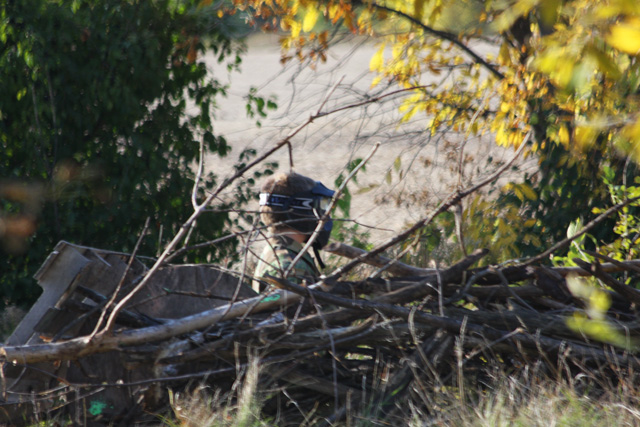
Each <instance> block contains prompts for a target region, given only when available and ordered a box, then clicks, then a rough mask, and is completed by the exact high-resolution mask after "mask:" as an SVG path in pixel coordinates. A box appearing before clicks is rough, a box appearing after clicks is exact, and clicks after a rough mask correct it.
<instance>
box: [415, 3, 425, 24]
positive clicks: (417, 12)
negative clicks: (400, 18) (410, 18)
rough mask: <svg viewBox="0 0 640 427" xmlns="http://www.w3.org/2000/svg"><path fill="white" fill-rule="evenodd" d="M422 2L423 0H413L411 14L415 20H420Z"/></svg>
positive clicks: (422, 9)
mask: <svg viewBox="0 0 640 427" xmlns="http://www.w3.org/2000/svg"><path fill="white" fill-rule="evenodd" d="M424 4H425V0H414V3H413V14H414V16H415V18H416V19H417V20H422V15H423V14H424Z"/></svg>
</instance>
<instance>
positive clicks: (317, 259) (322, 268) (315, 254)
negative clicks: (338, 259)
mask: <svg viewBox="0 0 640 427" xmlns="http://www.w3.org/2000/svg"><path fill="white" fill-rule="evenodd" d="M313 255H314V256H315V258H316V262H317V263H318V265H319V266H320V270H324V268H325V265H324V262H322V257H321V256H320V251H318V248H316V245H313Z"/></svg>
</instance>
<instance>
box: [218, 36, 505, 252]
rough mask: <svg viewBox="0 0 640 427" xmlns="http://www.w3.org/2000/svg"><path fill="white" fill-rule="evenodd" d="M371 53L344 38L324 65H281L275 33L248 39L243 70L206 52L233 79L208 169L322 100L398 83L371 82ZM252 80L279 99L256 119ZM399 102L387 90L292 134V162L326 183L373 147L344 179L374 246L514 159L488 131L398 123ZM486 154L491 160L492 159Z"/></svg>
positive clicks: (359, 95)
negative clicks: (354, 176)
mask: <svg viewBox="0 0 640 427" xmlns="http://www.w3.org/2000/svg"><path fill="white" fill-rule="evenodd" d="M375 50H376V47H375V46H373V45H370V44H366V43H365V42H363V41H357V40H351V41H349V42H345V43H342V44H339V45H337V46H335V47H334V48H333V49H332V50H331V51H330V54H329V58H328V60H327V62H326V63H322V64H317V65H316V66H315V67H313V68H312V67H308V66H305V65H301V64H300V63H299V62H298V61H297V60H293V61H290V62H289V63H287V64H286V65H284V66H283V65H282V64H281V63H280V57H281V50H280V45H279V43H278V39H277V37H276V36H271V35H255V36H252V37H251V38H250V39H249V40H248V51H247V53H246V54H245V55H244V56H243V63H242V67H241V68H242V69H241V72H240V73H237V72H235V73H232V74H229V73H227V71H226V69H225V68H224V67H223V66H221V65H218V64H215V62H214V61H213V60H212V59H211V58H209V66H210V69H211V72H212V75H213V76H214V77H215V78H217V79H218V80H220V81H223V82H227V81H228V82H229V83H230V90H229V95H228V97H227V98H225V99H221V100H220V101H219V111H218V112H217V114H216V120H215V132H216V133H217V134H221V135H224V136H225V138H226V139H227V141H228V143H229V145H230V146H231V147H232V153H231V155H230V156H228V157H225V158H222V159H221V158H219V157H217V156H209V157H208V158H207V159H206V168H207V170H208V171H213V172H214V173H216V174H217V175H218V176H221V177H226V176H229V175H230V174H232V173H233V169H232V165H233V159H235V158H237V156H238V155H239V154H240V153H241V152H242V151H243V150H244V149H246V148H253V149H255V150H257V152H258V154H260V153H263V152H265V151H266V150H268V149H269V148H271V147H273V146H274V145H275V143H277V142H278V141H280V140H281V139H282V138H283V137H284V136H285V135H287V134H288V133H289V132H290V131H291V130H292V129H294V128H296V127H297V126H299V125H300V124H302V123H304V122H305V120H306V119H307V118H308V117H309V116H310V115H311V114H313V113H314V112H316V111H317V110H318V108H320V105H321V103H322V101H323V100H324V99H326V100H327V101H326V105H325V106H324V107H323V108H322V111H324V112H327V111H331V110H333V109H336V108H340V107H345V106H349V105H352V104H355V103H360V102H362V101H364V100H365V99H368V98H370V97H372V96H375V95H376V94H379V93H381V92H382V91H385V92H390V91H391V90H395V89H397V88H388V89H386V90H385V89H384V88H378V87H376V88H373V89H372V88H371V82H372V79H373V77H374V74H373V73H371V72H370V71H369V61H370V58H371V56H372V55H373V53H374V52H375ZM251 87H255V88H256V89H257V94H258V95H259V96H262V97H264V98H271V97H273V98H274V99H276V102H277V104H278V109H277V110H276V111H274V112H270V113H269V115H268V117H266V118H262V119H260V121H261V126H258V125H256V118H248V117H247V114H246V107H245V105H246V95H247V93H248V92H249V90H250V88H251ZM401 99H402V98H401V97H391V98H387V99H385V101H384V102H376V103H372V104H368V105H366V106H362V107H358V108H351V109H346V110H343V111H341V112H339V113H336V114H331V115H328V116H326V117H322V118H319V119H317V120H316V121H314V123H312V124H311V125H309V126H308V127H306V128H305V129H304V131H303V132H301V133H300V134H299V135H297V136H296V137H294V138H293V140H292V156H293V158H292V161H293V165H294V168H293V169H294V170H295V171H296V172H299V173H301V174H303V175H307V176H311V177H313V178H315V179H318V180H320V181H322V182H323V183H324V184H325V185H327V186H328V187H330V188H332V187H335V185H334V181H335V180H336V178H337V177H338V176H339V175H340V174H344V173H345V168H346V165H347V164H349V163H350V162H352V161H353V160H354V159H358V158H363V157H365V156H366V155H367V154H368V153H370V152H371V150H372V147H374V145H375V144H376V143H379V144H380V145H379V148H378V150H377V151H376V153H375V154H374V155H373V157H372V158H371V160H369V162H368V163H367V165H366V171H365V172H362V173H360V174H359V175H358V180H357V183H354V182H352V183H350V190H351V192H352V193H353V199H352V211H351V216H350V218H351V219H352V220H354V221H356V222H357V223H358V224H361V225H362V226H364V227H366V229H368V230H369V231H370V233H371V237H370V241H371V242H372V243H379V242H381V241H383V240H385V239H387V238H389V237H392V236H393V235H395V234H396V233H397V232H398V231H400V230H401V229H402V228H403V227H404V226H406V224H409V223H412V222H415V221H416V220H418V219H420V218H422V217H423V216H426V215H427V214H428V213H429V209H430V208H431V207H432V206H434V205H435V204H437V203H438V201H440V200H442V199H443V198H444V197H446V195H448V194H449V193H450V192H451V191H452V190H453V189H455V187H456V185H458V183H462V187H465V186H466V185H467V184H469V183H471V182H474V181H476V180H477V179H478V178H479V177H482V176H487V175H489V174H491V173H492V172H493V171H494V170H495V168H496V167H497V166H496V165H497V164H498V163H499V162H501V161H505V160H508V159H510V158H511V156H512V151H511V150H501V149H498V148H497V147H496V146H495V145H494V144H493V143H492V141H491V140H490V139H489V138H488V137H487V138H484V139H467V138H465V137H464V135H462V136H461V135H459V134H456V133H453V132H451V133H446V132H445V133H442V134H439V135H436V136H430V135H429V133H428V132H426V131H425V127H426V125H427V122H428V118H427V117H417V118H414V119H413V120H411V122H410V123H408V124H406V125H402V126H398V120H399V118H400V113H399V112H398V105H399V102H400V101H401ZM461 151H463V155H464V156H465V157H468V158H469V159H473V161H472V162H470V163H469V164H468V165H467V167H466V168H465V173H464V175H463V177H462V178H461V177H460V175H459V174H458V173H457V171H458V159H459V158H460V153H461ZM489 159H492V160H493V161H492V163H491V164H490V165H488V164H487V161H488V160H489ZM269 161H276V162H278V163H279V170H282V171H288V170H289V154H288V151H287V150H286V149H283V150H280V151H279V152H277V153H276V154H275V155H274V156H273V157H271V158H270V159H269ZM256 191H257V188H256Z"/></svg>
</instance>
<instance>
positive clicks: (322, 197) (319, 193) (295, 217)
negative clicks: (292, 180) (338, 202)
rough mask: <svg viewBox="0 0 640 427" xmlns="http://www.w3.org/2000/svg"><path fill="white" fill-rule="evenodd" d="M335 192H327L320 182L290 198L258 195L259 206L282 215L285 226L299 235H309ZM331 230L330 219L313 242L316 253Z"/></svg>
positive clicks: (279, 195)
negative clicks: (298, 232)
mask: <svg viewBox="0 0 640 427" xmlns="http://www.w3.org/2000/svg"><path fill="white" fill-rule="evenodd" d="M334 194H335V191H333V190H329V189H328V188H327V187H325V186H324V185H323V184H322V183H321V182H320V181H316V185H315V186H313V188H311V189H310V190H308V191H303V192H300V193H297V194H294V195H291V196H283V195H281V194H273V193H260V206H272V207H274V208H276V209H274V210H276V211H278V214H281V215H283V218H284V220H286V221H289V222H288V223H287V226H289V227H291V228H293V229H294V230H297V231H300V232H301V233H304V234H307V235H308V236H309V237H311V234H312V233H313V231H314V230H315V229H316V227H317V226H318V221H319V220H320V218H322V216H323V215H324V214H325V212H326V211H327V208H328V207H329V204H330V203H331V198H332V197H333V195H334ZM332 228H333V221H332V220H331V217H329V218H328V219H327V221H326V222H325V223H324V226H323V227H322V230H320V232H319V233H318V237H316V240H314V242H313V248H314V249H315V250H316V251H317V250H319V249H322V248H323V247H324V246H325V245H326V244H327V243H328V242H329V235H330V234H331V229H332Z"/></svg>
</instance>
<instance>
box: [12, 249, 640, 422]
mask: <svg viewBox="0 0 640 427" xmlns="http://www.w3.org/2000/svg"><path fill="white" fill-rule="evenodd" d="M331 249H332V252H333V253H341V254H343V255H345V256H347V257H350V258H353V257H357V256H361V255H362V251H360V250H351V249H349V248H348V247H347V246H346V245H339V246H336V245H334V246H333V247H331ZM486 254H487V251H486V250H480V251H476V252H474V253H473V254H471V255H469V256H468V257H466V258H464V259H463V260H461V261H460V262H458V263H456V264H454V265H452V266H451V267H448V268H444V269H441V270H433V269H421V268H417V267H413V266H408V265H406V264H402V263H399V262H397V261H396V262H393V267H389V268H387V269H386V275H385V276H384V277H368V278H364V279H362V280H358V281H348V280H328V279H326V280H324V279H323V280H321V281H319V282H318V283H315V284H308V285H309V286H306V287H305V286H300V285H296V284H295V283H292V282H290V281H287V280H284V279H280V278H276V277H272V278H268V280H269V282H270V283H271V284H272V285H276V286H274V287H273V289H272V290H271V291H270V292H267V293H265V294H261V295H256V294H255V293H254V292H253V291H252V290H251V288H250V287H248V286H247V285H246V284H245V283H244V282H242V281H241V280H239V279H238V278H237V277H234V276H232V275H230V274H228V273H226V272H222V271H220V269H216V268H215V267H212V266H198V265H192V266H167V267H166V268H163V269H161V270H160V271H159V272H158V275H157V277H155V278H154V280H152V281H151V282H150V286H149V287H148V288H147V289H145V290H144V292H141V293H139V294H138V295H136V296H135V298H133V299H132V300H131V301H130V303H129V304H128V305H127V307H126V309H125V310H123V311H122V312H121V313H120V314H119V316H118V318H117V328H116V329H115V330H114V331H113V333H112V334H110V335H104V336H100V339H95V340H93V341H92V340H91V339H89V338H88V337H89V336H90V334H91V331H92V330H93V328H94V326H95V322H96V317H97V315H98V314H99V313H100V312H101V311H102V310H109V309H110V307H109V306H108V305H107V304H105V301H107V300H108V299H109V298H111V297H112V293H113V291H114V289H115V287H116V284H117V283H119V282H120V281H121V279H122V275H123V274H124V272H125V264H126V261H127V256H126V255H124V254H116V253H113V252H108V251H100V250H97V249H92V248H85V247H80V246H77V245H72V244H69V243H66V242H61V243H60V244H59V245H58V246H57V247H56V250H55V251H54V253H53V254H52V255H51V257H50V258H49V259H48V260H47V262H45V264H44V265H43V267H42V269H41V270H40V272H39V273H38V275H37V278H38V280H39V283H40V284H41V285H42V286H43V289H44V292H43V295H42V297H41V298H40V300H38V302H37V303H36V304H35V305H34V308H33V309H32V310H31V311H30V312H29V314H28V315H27V317H26V318H25V320H24V321H23V323H22V324H21V325H20V326H19V327H18V328H17V329H16V332H14V334H13V335H12V336H11V337H10V338H9V339H8V340H7V342H6V343H5V345H4V346H3V347H2V348H1V349H0V354H1V355H2V357H3V360H4V364H3V370H4V378H5V381H4V388H3V389H4V402H3V403H1V405H2V407H3V408H4V409H5V412H6V414H9V415H8V416H9V418H10V416H11V414H14V415H15V414H16V413H19V411H20V409H21V408H22V409H24V408H25V405H26V406H29V405H32V403H33V399H34V396H35V397H37V396H44V395H45V394H49V395H50V394H51V393H54V394H55V395H56V396H64V395H71V394H72V393H81V394H82V393H86V394H87V397H86V400H87V402H88V404H89V405H90V404H91V402H92V401H96V399H98V400H100V402H103V403H104V406H102V408H103V410H102V411H101V412H100V414H98V415H99V416H100V417H107V418H109V419H122V418H123V417H125V416H127V414H129V413H131V411H135V410H136V408H138V410H141V409H140V408H142V407H144V408H147V409H149V408H153V407H154V405H158V404H159V403H158V402H160V401H161V400H162V399H161V398H160V397H159V396H160V395H161V393H160V394H158V390H159V389H161V386H159V384H160V385H161V384H172V386H174V387H175V386H176V385H180V384H182V385H185V384H187V383H189V381H190V380H192V379H193V378H198V379H200V380H203V381H204V380H205V379H207V380H209V381H214V382H215V385H216V386H217V387H222V388H224V387H231V386H232V384H233V383H234V381H235V380H236V378H237V376H238V375H242V370H243V367H246V366H248V364H249V363H251V362H252V358H258V361H259V363H260V364H261V366H262V367H263V368H264V369H262V370H261V381H264V382H265V384H269V385H270V386H271V387H272V389H275V390H286V391H287V393H289V392H291V393H295V395H296V396H297V398H300V399H311V400H313V401H316V402H321V403H322V405H321V406H322V407H323V408H325V409H326V410H327V411H329V412H330V413H332V414H333V415H332V416H333V418H332V419H333V420H336V419H339V418H340V414H341V413H343V412H344V408H345V407H346V406H347V405H353V404H356V403H357V402H361V401H362V400H363V399H364V396H369V398H370V399H372V401H373V402H377V403H376V404H377V406H378V407H379V408H380V410H381V411H382V412H385V413H386V412H388V411H392V410H393V407H394V405H396V404H400V403H399V402H400V401H401V400H402V399H401V396H402V395H403V394H404V393H408V392H409V390H410V389H411V384H413V383H414V381H417V377H416V376H417V375H421V376H423V377H422V378H421V379H420V381H421V382H423V381H425V379H426V381H430V382H431V383H433V384H442V383H445V382H447V381H450V380H451V377H452V375H453V373H454V372H455V371H456V369H459V368H460V366H458V365H456V364H455V363H454V362H455V361H456V356H455V352H456V351H461V352H462V354H463V356H462V359H459V358H458V360H463V361H464V369H471V370H473V369H475V370H477V371H481V370H482V369H484V368H486V367H487V366H488V365H489V364H490V363H489V362H488V361H489V360H492V361H502V363H510V364H511V365H512V367H514V366H526V365H528V364H530V363H532V361H534V360H535V361H538V362H539V363H543V364H544V365H545V366H547V367H548V369H549V371H554V372H555V370H556V367H555V366H556V365H555V364H557V363H558V360H560V359H562V360H563V361H564V362H563V363H565V364H566V366H567V367H568V369H569V370H574V371H576V372H579V371H587V370H590V369H593V370H594V371H597V372H601V373H603V372H609V373H610V374H611V375H616V374H619V373H620V372H624V371H625V370H629V369H637V368H639V367H640V366H638V365H640V361H639V360H638V359H637V358H636V357H635V355H636V351H637V345H638V343H640V324H639V323H638V321H637V304H638V302H640V297H639V296H638V295H639V294H640V292H638V291H637V290H636V289H635V288H632V287H630V286H629V285H627V284H625V283H623V282H622V281H620V280H619V279H618V278H616V277H614V274H615V273H620V272H622V273H624V274H626V275H627V276H629V277H631V276H637V274H638V272H639V270H638V267H639V266H640V261H638V260H634V261H628V262H618V261H615V262H609V261H610V260H609V261H608V260H606V259H604V260H603V261H605V262H604V263H602V264H600V263H598V262H594V263H591V264H589V263H585V262H583V261H579V260H576V263H577V264H578V265H579V267H571V268H555V267H548V266H542V265H538V266H518V265H514V266H509V267H504V268H502V267H496V266H489V267H475V268H473V265H474V264H476V263H477V262H478V261H479V260H481V259H482V258H483V257H484V256H485V255H486ZM367 262H370V263H372V265H375V266H377V267H384V263H388V262H390V260H389V259H385V258H381V257H372V258H371V259H368V261H367ZM132 265H133V267H132V268H131V269H130V270H129V271H128V273H127V278H126V280H125V281H124V283H125V286H124V287H123V288H122V290H121V292H122V294H123V295H124V294H126V291H127V289H128V288H130V287H131V286H132V284H133V283H135V282H136V280H139V278H140V277H141V276H142V275H144V274H145V272H146V271H147V270H146V267H145V265H144V263H143V262H141V261H136V262H135V263H133V264H132ZM415 273H419V274H415ZM574 276H575V277H591V278H593V280H596V279H597V280H599V283H600V286H601V287H600V290H599V292H602V293H603V295H606V297H607V298H608V300H609V301H610V307H608V308H607V309H606V310H605V311H604V312H602V313H600V317H599V318H598V319H590V318H589V313H590V310H591V308H590V307H589V302H588V301H585V300H584V299H582V298H580V297H579V296H576V294H574V293H572V291H571V286H570V285H571V284H570V283H569V284H568V282H567V281H568V280H569V281H572V280H579V279H575V278H572V277H574ZM567 277H570V278H569V279H567ZM585 286H587V285H585ZM589 286H591V285H589ZM117 299H118V298H116V300H117ZM576 318H579V319H582V322H583V323H582V324H583V325H584V324H586V323H585V322H589V321H590V320H593V321H598V322H606V324H607V325H608V329H607V330H608V331H611V332H610V333H612V334H613V335H612V336H594V335H590V334H589V330H588V329H587V328H583V329H580V328H576V327H575V324H576V322H571V319H576ZM572 325H573V326H572ZM614 344H615V345H614ZM506 361H508V362H506ZM496 363H498V362H496ZM383 368H384V370H385V372H386V375H385V378H384V380H381V378H380V377H379V376H377V377H376V375H375V373H376V372H379V370H380V369H383ZM514 369H515V368H514ZM43 372H44V373H45V375H43ZM381 381H383V382H384V383H385V384H384V387H382V386H381ZM274 387H275V388H274ZM123 388H125V389H127V393H125V394H123V393H121V389H123ZM277 394H278V393H276V395H277ZM123 396H126V398H124V397H123ZM154 396H155V397H154ZM92 399H93V400H92ZM30 402H31V403H30ZM272 405H275V403H273V402H271V403H267V404H266V405H265V408H264V410H265V411H269V410H270V409H269V408H271V407H272ZM70 406H72V405H70ZM327 408H331V409H330V410H329V409H327ZM45 409H46V408H45ZM278 410H282V408H278ZM72 412H73V411H72ZM98 415H96V417H97V416H98ZM84 416H86V414H84Z"/></svg>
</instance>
